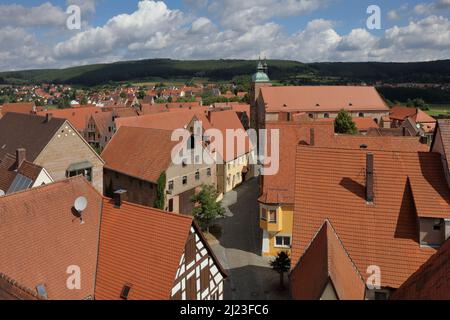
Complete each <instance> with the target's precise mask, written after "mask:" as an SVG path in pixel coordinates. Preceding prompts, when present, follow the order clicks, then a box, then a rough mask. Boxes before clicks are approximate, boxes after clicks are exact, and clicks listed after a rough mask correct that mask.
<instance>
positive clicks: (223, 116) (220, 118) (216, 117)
mask: <svg viewBox="0 0 450 320" xmlns="http://www.w3.org/2000/svg"><path fill="white" fill-rule="evenodd" d="M209 114H210V116H209V123H210V124H211V127H212V128H214V129H217V130H220V132H221V133H222V136H223V138H224V144H223V150H217V152H218V153H219V154H220V155H221V156H222V158H223V160H224V161H225V162H229V161H233V160H235V159H237V158H239V157H241V156H243V155H245V154H248V153H249V152H251V151H252V149H253V148H254V147H253V145H252V144H251V141H250V138H249V136H248V134H247V132H246V131H245V129H244V127H243V125H242V123H241V121H240V120H239V118H238V116H237V114H236V112H235V111H234V110H229V111H217V112H210V113H209ZM227 130H235V133H236V134H238V133H240V134H239V135H238V136H239V138H243V139H244V142H245V146H244V148H241V149H242V150H238V143H237V142H236V141H234V142H233V143H234V148H231V147H232V144H231V141H228V140H229V139H227ZM228 142H230V143H228Z"/></svg>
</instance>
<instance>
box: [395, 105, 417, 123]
mask: <svg viewBox="0 0 450 320" xmlns="http://www.w3.org/2000/svg"><path fill="white" fill-rule="evenodd" d="M416 113H417V109H416V108H409V107H400V106H396V107H393V108H392V109H391V111H390V113H389V117H390V118H391V120H400V121H405V120H406V119H407V118H409V117H413V116H414V115H415V114H416Z"/></svg>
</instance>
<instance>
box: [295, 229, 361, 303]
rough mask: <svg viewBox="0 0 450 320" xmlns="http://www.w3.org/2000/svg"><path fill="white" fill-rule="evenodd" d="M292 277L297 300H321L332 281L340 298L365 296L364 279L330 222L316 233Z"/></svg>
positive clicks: (354, 298)
mask: <svg viewBox="0 0 450 320" xmlns="http://www.w3.org/2000/svg"><path fill="white" fill-rule="evenodd" d="M290 279H291V292H292V297H293V298H294V299H296V300H319V299H320V298H321V297H322V294H323V291H324V289H325V287H326V285H327V284H328V282H329V281H330V280H331V282H332V284H333V288H334V290H335V292H336V295H337V296H338V298H339V300H363V299H364V297H365V284H364V280H363V278H362V276H361V274H360V273H359V271H358V269H357V268H356V266H355V265H354V263H353V261H352V260H351V259H350V257H349V255H348V253H347V251H346V249H345V248H344V246H343V245H342V242H341V240H340V239H339V236H338V235H337V234H336V232H335V230H334V228H333V226H332V225H331V223H330V222H329V221H326V222H325V223H324V224H323V226H322V227H321V229H320V230H319V231H318V232H317V234H316V235H315V237H314V239H313V240H312V242H311V243H310V244H309V246H308V248H307V249H306V250H305V252H304V254H303V255H302V257H301V258H300V260H299V262H298V264H297V266H295V267H294V269H293V271H292V273H291V276H290Z"/></svg>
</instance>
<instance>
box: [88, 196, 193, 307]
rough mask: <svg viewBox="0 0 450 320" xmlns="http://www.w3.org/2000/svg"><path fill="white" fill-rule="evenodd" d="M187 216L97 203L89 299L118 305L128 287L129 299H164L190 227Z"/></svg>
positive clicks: (167, 295)
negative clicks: (95, 268)
mask: <svg viewBox="0 0 450 320" xmlns="http://www.w3.org/2000/svg"><path fill="white" fill-rule="evenodd" d="M192 223H193V219H192V217H190V216H184V215H179V214H173V213H167V212H164V211H160V210H157V209H153V208H148V207H143V206H139V205H135V204H131V203H126V202H125V203H122V205H121V207H120V208H116V207H115V206H114V203H113V201H111V200H109V199H105V200H104V201H103V215H102V230H101V236H100V251H99V259H98V271H97V283H96V290H95V298H96V299H97V300H119V299H120V294H121V291H122V288H123V286H124V285H126V284H130V285H132V289H131V291H130V295H129V299H130V300H167V299H170V297H171V290H172V288H173V284H174V281H175V278H176V272H177V270H178V267H179V265H180V261H181V257H182V255H183V253H184V248H185V246H186V242H187V239H188V236H189V233H190V230H191V227H192Z"/></svg>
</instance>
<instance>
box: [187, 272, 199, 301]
mask: <svg viewBox="0 0 450 320" xmlns="http://www.w3.org/2000/svg"><path fill="white" fill-rule="evenodd" d="M186 299H187V300H189V301H193V300H197V280H196V279H195V275H193V276H192V277H190V278H189V279H188V280H187V283H186Z"/></svg>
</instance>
